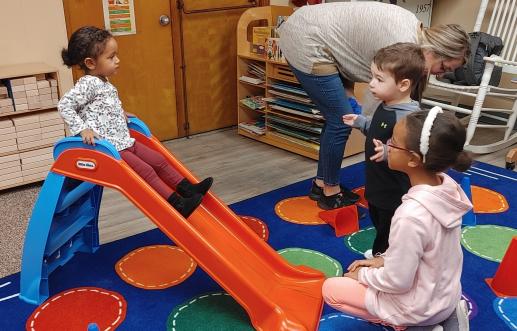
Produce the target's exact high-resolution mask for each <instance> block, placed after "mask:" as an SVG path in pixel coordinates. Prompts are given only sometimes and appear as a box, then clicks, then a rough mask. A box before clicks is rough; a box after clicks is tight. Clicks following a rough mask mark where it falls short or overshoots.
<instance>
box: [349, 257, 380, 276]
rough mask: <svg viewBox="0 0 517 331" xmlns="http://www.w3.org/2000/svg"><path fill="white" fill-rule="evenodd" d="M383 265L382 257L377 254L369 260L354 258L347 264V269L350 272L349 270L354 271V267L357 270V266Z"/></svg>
mask: <svg viewBox="0 0 517 331" xmlns="http://www.w3.org/2000/svg"><path fill="white" fill-rule="evenodd" d="M383 266H384V258H383V257H382V256H377V257H374V258H373V259H370V260H356V261H354V262H352V264H350V265H349V266H348V269H347V270H348V271H349V273H350V272H353V271H355V270H356V269H357V270H359V268H362V267H366V268H380V267H383Z"/></svg>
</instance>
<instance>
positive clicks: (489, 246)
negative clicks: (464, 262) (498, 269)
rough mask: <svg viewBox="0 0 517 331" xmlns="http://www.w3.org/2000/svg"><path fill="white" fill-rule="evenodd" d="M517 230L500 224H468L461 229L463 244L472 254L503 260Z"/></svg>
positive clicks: (491, 259) (492, 259) (493, 259)
mask: <svg viewBox="0 0 517 331" xmlns="http://www.w3.org/2000/svg"><path fill="white" fill-rule="evenodd" d="M514 236H517V230H516V229H512V228H508V227H505V226H498V225H476V226H467V227H465V228H463V230H462V231H461V244H462V245H463V247H465V249H466V250H467V251H469V252H471V253H472V254H475V255H477V256H479V257H482V258H484V259H487V260H489V261H494V262H501V260H502V259H503V256H504V254H505V253H506V250H507V249H508V245H510V241H511V240H512V237H514Z"/></svg>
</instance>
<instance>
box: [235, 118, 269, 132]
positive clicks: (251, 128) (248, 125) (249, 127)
mask: <svg viewBox="0 0 517 331" xmlns="http://www.w3.org/2000/svg"><path fill="white" fill-rule="evenodd" d="M239 129H242V130H244V131H246V132H249V133H253V134H256V135H259V136H262V135H264V134H266V123H265V121H264V118H263V117H261V118H259V119H257V120H254V121H249V122H241V123H239Z"/></svg>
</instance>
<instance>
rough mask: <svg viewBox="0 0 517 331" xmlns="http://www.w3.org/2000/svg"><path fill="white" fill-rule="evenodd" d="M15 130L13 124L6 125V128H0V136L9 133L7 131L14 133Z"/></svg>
mask: <svg viewBox="0 0 517 331" xmlns="http://www.w3.org/2000/svg"><path fill="white" fill-rule="evenodd" d="M15 132H16V129H15V128H14V126H10V127H6V128H0V136H3V135H5V134H9V133H15Z"/></svg>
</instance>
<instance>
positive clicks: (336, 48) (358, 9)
mask: <svg viewBox="0 0 517 331" xmlns="http://www.w3.org/2000/svg"><path fill="white" fill-rule="evenodd" d="M419 26H420V22H419V21H418V19H417V18H416V16H415V15H414V14H413V13H411V12H410V11H407V10H406V9H403V8H401V7H399V6H395V5H390V4H385V3H380V2H373V1H368V2H335V3H325V4H320V5H313V6H303V7H301V8H299V9H298V10H296V11H295V12H294V13H293V14H292V15H291V16H290V17H289V18H288V19H287V21H286V22H285V23H283V24H282V25H281V26H280V28H279V34H280V48H281V49H282V52H283V53H284V55H285V57H286V59H287V61H288V62H289V64H291V65H292V66H293V67H295V68H296V69H298V70H300V71H302V72H304V73H307V74H315V75H329V74H332V73H336V72H337V70H339V71H340V72H341V74H342V75H343V76H344V77H345V78H347V79H348V80H350V81H353V82H368V81H369V80H370V78H371V74H370V64H371V61H372V59H373V56H374V55H375V53H376V52H377V51H378V50H379V49H381V48H383V47H386V46H389V45H392V44H394V43H397V42H414V43H416V42H417V41H418V39H417V31H418V27H419Z"/></svg>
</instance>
